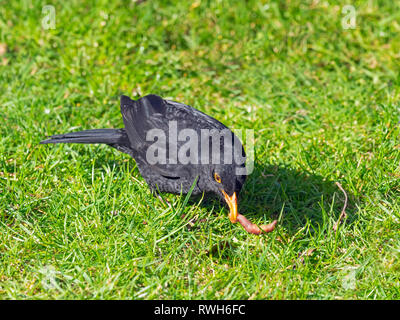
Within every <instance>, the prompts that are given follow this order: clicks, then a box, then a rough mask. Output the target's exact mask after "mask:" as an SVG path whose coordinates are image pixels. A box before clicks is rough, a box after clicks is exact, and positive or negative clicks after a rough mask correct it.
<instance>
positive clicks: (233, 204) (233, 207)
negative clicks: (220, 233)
mask: <svg viewBox="0 0 400 320" xmlns="http://www.w3.org/2000/svg"><path fill="white" fill-rule="evenodd" d="M221 191H222V193H223V195H224V197H225V201H226V202H227V203H228V206H229V210H230V212H229V220H231V222H232V223H235V222H236V221H237V215H238V212H237V199H236V192H234V193H233V195H232V196H231V197H230V196H229V195H228V194H227V193H226V192H225V191H224V190H221Z"/></svg>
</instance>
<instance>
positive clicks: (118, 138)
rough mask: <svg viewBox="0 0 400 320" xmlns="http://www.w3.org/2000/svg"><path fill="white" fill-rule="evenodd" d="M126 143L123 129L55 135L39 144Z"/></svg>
mask: <svg viewBox="0 0 400 320" xmlns="http://www.w3.org/2000/svg"><path fill="white" fill-rule="evenodd" d="M127 142H128V137H127V135H126V133H125V129H93V130H85V131H79V132H70V133H65V134H57V135H54V136H51V137H48V139H46V140H43V141H40V144H47V143H105V144H121V145H124V144H126V143H127Z"/></svg>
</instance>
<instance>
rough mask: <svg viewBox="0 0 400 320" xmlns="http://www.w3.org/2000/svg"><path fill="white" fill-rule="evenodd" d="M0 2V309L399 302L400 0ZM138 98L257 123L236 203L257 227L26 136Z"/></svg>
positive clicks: (115, 158) (90, 149)
mask: <svg viewBox="0 0 400 320" xmlns="http://www.w3.org/2000/svg"><path fill="white" fill-rule="evenodd" d="M0 3H1V6H0V118H1V119H2V121H1V125H0V298H1V299H399V298H400V261H399V254H400V237H399V231H400V227H399V219H400V180H399V178H400V166H399V165H400V141H399V133H400V132H399V126H398V122H399V120H400V103H399V99H400V87H399V85H400V76H399V74H400V73H399V71H400V36H399V35H400V33H399V32H400V13H399V12H400V4H399V3H398V2H397V1H386V0H381V1H373V0H370V1H351V3H349V1H318V0H314V1H301V0H294V1H237V2H232V1H200V0H196V1H194V2H189V1H188V2H186V1H150V0H149V1H105V0H104V1H94V0H93V1H86V2H83V1H77V0H76V1H51V3H49V2H46V1H27V0H26V1H25V0H24V1H6V0H3V1H0ZM48 4H51V5H53V6H54V7H53V8H54V12H55V24H54V29H53V28H51V27H52V25H51V23H50V24H49V21H50V22H51V21H52V20H49V14H51V12H52V11H51V8H50V9H46V8H44V9H43V7H44V6H45V5H48ZM348 4H350V5H352V6H353V8H354V9H355V14H356V19H355V21H350V22H349V19H348V16H347V15H348V14H349V11H346V10H344V9H347V8H346V7H345V8H344V6H345V5H348ZM343 8H344V9H343ZM48 10H50V11H48ZM342 10H344V11H342ZM350 14H351V12H350ZM349 23H350V28H348V26H349ZM352 23H354V24H352ZM49 26H50V28H48V27H49ZM149 93H155V94H158V95H161V96H163V97H165V98H169V99H172V100H176V101H179V102H183V103H186V104H189V105H191V106H193V107H195V108H197V109H199V110H201V111H203V112H206V113H208V114H210V115H211V116H213V117H215V118H216V119H218V120H220V121H221V122H223V123H225V124H226V125H228V126H229V127H231V128H236V129H252V130H254V134H255V147H254V152H255V168H254V172H253V173H252V174H251V175H250V176H249V177H248V179H247V182H246V184H245V186H244V188H243V190H242V192H241V194H240V196H239V211H240V212H241V213H243V214H245V215H246V216H247V217H249V219H251V220H252V221H254V222H257V223H259V224H263V223H269V222H271V221H272V220H273V219H278V220H279V222H278V225H277V228H276V229H275V231H274V232H272V233H269V234H266V235H262V236H255V235H251V234H248V233H246V232H245V231H244V230H243V228H242V227H241V226H240V225H239V224H232V223H231V222H230V221H229V219H228V217H227V215H228V209H227V207H226V206H224V205H223V204H221V203H219V202H218V201H215V200H210V199H187V198H186V197H185V196H184V195H183V196H176V195H168V194H165V195H163V197H164V198H165V199H167V200H168V201H169V203H170V205H168V204H167V203H166V202H165V203H163V202H161V201H160V200H159V199H157V198H156V197H154V196H153V195H152V194H151V193H150V192H149V190H148V187H147V185H146V183H145V182H144V180H143V179H142V178H141V177H140V175H139V172H138V169H137V167H136V164H135V162H134V160H132V159H131V158H130V157H129V156H128V155H126V154H122V153H119V152H118V151H116V150H114V149H112V148H109V147H107V146H104V145H39V144H38V143H39V141H40V140H42V139H43V138H44V137H45V136H47V135H51V134H57V133H64V132H69V131H74V130H84V129H92V128H113V127H114V128H119V127H122V126H123V124H122V118H121V115H120V111H119V96H120V95H121V94H125V95H129V96H131V97H132V98H138V97H139V96H142V95H146V94H149ZM337 183H338V184H337ZM339 186H342V188H343V190H341V189H340V188H339ZM346 197H347V198H348V201H347V204H346V203H345V198H346ZM343 208H345V212H346V217H345V218H344V219H343V220H342V222H341V223H338V221H339V220H340V214H341V212H342V210H343Z"/></svg>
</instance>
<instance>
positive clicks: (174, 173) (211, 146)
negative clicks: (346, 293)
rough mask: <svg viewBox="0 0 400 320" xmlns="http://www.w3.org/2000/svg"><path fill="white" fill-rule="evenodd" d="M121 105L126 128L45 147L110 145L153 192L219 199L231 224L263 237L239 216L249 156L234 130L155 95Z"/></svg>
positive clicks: (68, 137)
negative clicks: (130, 160)
mask: <svg viewBox="0 0 400 320" xmlns="http://www.w3.org/2000/svg"><path fill="white" fill-rule="evenodd" d="M120 102H121V114H122V118H123V122H124V128H121V129H93V130H85V131H80V132H70V133H66V134H59V135H53V136H50V137H48V139H46V140H43V141H41V142H40V143H41V144H48V143H89V144H92V143H101V144H107V145H109V146H111V147H113V148H115V149H117V150H119V151H122V152H124V153H127V154H129V155H130V156H131V157H132V158H134V159H135V161H136V164H137V167H138V169H139V172H140V174H141V175H142V177H143V178H144V179H145V181H146V182H147V184H148V185H149V187H150V189H151V190H152V191H154V192H156V193H159V192H168V193H175V194H187V193H189V192H190V190H191V189H192V195H199V194H202V193H206V194H210V193H213V194H216V195H217V196H218V197H219V198H220V199H222V200H225V201H226V202H227V204H228V206H229V209H230V212H229V219H230V221H231V222H233V223H234V222H236V221H239V222H240V223H241V224H242V225H243V226H244V228H245V229H246V230H247V231H248V232H251V233H255V234H260V233H261V232H262V231H261V230H260V229H259V228H258V227H257V226H256V225H253V224H251V223H249V221H248V220H247V219H246V218H244V216H242V215H240V214H239V213H238V210H237V194H238V193H239V192H240V190H241V189H242V186H243V184H244V182H245V179H246V167H245V159H246V158H245V157H246V156H245V152H244V149H243V146H242V144H241V142H240V140H239V139H238V138H237V136H236V135H235V134H234V133H233V132H232V131H231V130H229V129H228V128H227V127H226V126H225V125H223V124H222V123H221V122H219V121H217V120H216V119H214V118H212V117H210V116H208V115H206V114H204V113H203V112H201V111H198V110H196V109H194V108H193V107H191V106H188V105H185V104H182V103H179V102H175V101H171V100H165V99H162V98H161V97H159V96H157V95H154V94H150V95H147V96H145V97H142V98H140V99H138V100H136V101H135V100H132V99H130V98H129V97H127V96H124V95H123V96H121V99H120ZM195 180H196V182H195ZM269 228H271V225H270V226H269ZM262 229H263V230H264V231H266V232H268V231H271V230H269V229H268V228H267V227H262ZM272 229H273V228H272Z"/></svg>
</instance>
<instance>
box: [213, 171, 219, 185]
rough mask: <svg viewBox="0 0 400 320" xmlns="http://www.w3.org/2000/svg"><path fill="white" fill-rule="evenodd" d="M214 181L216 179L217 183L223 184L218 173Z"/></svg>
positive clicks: (215, 174)
mask: <svg viewBox="0 0 400 320" xmlns="http://www.w3.org/2000/svg"><path fill="white" fill-rule="evenodd" d="M214 179H215V181H217V182H218V183H221V177H220V176H219V174H218V173H216V172H215V173H214Z"/></svg>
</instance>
